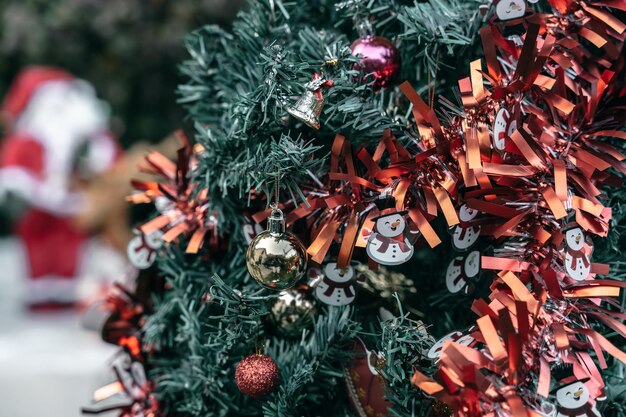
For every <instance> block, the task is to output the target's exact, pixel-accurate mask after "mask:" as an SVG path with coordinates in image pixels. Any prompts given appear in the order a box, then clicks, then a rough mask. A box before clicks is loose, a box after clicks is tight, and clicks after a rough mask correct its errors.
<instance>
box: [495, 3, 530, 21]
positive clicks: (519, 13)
mask: <svg viewBox="0 0 626 417" xmlns="http://www.w3.org/2000/svg"><path fill="white" fill-rule="evenodd" d="M525 13H526V1H525V0H500V1H498V2H497V3H496V15H497V16H498V19H500V20H513V19H518V18H520V17H523V16H524V14H525Z"/></svg>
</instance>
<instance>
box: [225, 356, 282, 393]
mask: <svg viewBox="0 0 626 417" xmlns="http://www.w3.org/2000/svg"><path fill="white" fill-rule="evenodd" d="M235 382H236V383H237V387H238V388H239V391H241V392H242V393H244V394H246V395H248V396H250V397H252V398H261V397H264V396H266V395H267V394H269V393H270V392H271V391H272V390H273V389H274V388H276V387H277V386H278V384H279V382H280V371H279V370H278V366H276V362H274V360H273V359H272V358H270V357H269V356H267V355H262V354H253V355H250V356H246V357H245V358H243V359H242V360H241V362H239V363H238V364H237V369H236V370H235Z"/></svg>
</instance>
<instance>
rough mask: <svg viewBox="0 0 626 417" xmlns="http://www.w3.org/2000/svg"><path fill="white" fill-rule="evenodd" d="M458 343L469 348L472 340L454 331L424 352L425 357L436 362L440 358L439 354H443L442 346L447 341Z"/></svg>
mask: <svg viewBox="0 0 626 417" xmlns="http://www.w3.org/2000/svg"><path fill="white" fill-rule="evenodd" d="M448 340H449V341H451V342H455V343H458V344H460V345H462V346H469V345H471V344H472V342H474V338H473V337H472V336H470V335H468V334H466V335H464V334H463V333H461V332H459V331H454V332H452V333H448V334H447V335H445V336H444V337H442V338H441V339H439V340H438V341H437V342H436V343H435V344H434V345H432V347H431V348H430V349H428V352H426V357H427V358H428V359H431V360H433V361H435V362H438V361H439V359H440V358H441V354H442V353H443V345H444V344H445V343H446V342H447V341H448Z"/></svg>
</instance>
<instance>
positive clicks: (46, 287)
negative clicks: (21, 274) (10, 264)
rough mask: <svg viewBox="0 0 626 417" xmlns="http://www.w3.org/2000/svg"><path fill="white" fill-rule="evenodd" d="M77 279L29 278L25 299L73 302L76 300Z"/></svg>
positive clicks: (30, 300)
mask: <svg viewBox="0 0 626 417" xmlns="http://www.w3.org/2000/svg"><path fill="white" fill-rule="evenodd" d="M77 286H78V280H76V279H68V278H59V277H55V276H47V277H43V278H37V279H30V280H28V281H27V282H26V296H25V298H26V301H28V302H30V303H40V302H46V301H58V302H73V301H76V300H77V297H76V289H77Z"/></svg>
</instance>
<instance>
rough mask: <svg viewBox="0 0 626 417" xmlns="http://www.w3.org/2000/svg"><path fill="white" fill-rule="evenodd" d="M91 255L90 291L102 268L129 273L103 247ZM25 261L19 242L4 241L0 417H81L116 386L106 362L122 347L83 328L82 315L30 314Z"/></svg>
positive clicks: (0, 249) (0, 258) (0, 248)
mask: <svg viewBox="0 0 626 417" xmlns="http://www.w3.org/2000/svg"><path fill="white" fill-rule="evenodd" d="M90 253H92V256H90V257H89V259H91V261H90V262H89V263H88V265H87V270H88V271H89V272H90V274H89V276H88V278H87V279H86V280H85V282H84V284H85V285H83V289H84V290H85V291H87V292H89V291H90V289H91V291H92V292H93V288H94V287H97V285H94V282H95V278H94V277H95V276H100V275H101V272H102V269H103V266H104V268H106V269H108V270H109V271H108V272H107V273H109V274H111V273H113V271H115V270H116V269H119V271H118V272H117V273H122V271H123V268H124V265H123V264H122V263H121V262H122V261H121V259H120V258H117V255H114V254H112V253H111V252H110V251H107V250H104V249H103V248H101V247H99V248H98V247H92V248H91V252H90ZM94 254H95V256H94ZM22 259H23V258H22V253H21V250H20V247H19V245H17V244H16V242H15V241H12V240H0V268H1V269H0V417H5V416H6V417H9V416H10V417H76V416H80V415H81V414H80V407H81V406H84V405H87V404H88V403H89V401H90V399H91V395H92V394H93V391H94V390H95V389H97V388H99V387H100V386H102V385H105V384H106V383H108V382H111V381H113V375H112V374H111V373H110V371H109V369H108V366H107V362H108V360H109V358H110V357H111V356H112V355H113V354H114V353H115V352H116V351H117V348H116V347H115V346H112V345H107V344H105V343H104V342H102V341H101V340H100V339H99V337H98V335H97V334H95V333H94V332H90V331H87V330H85V329H83V328H82V327H81V324H80V316H79V314H78V313H68V312H65V313H54V314H52V313H48V314H46V315H43V314H34V313H29V312H28V311H27V310H25V309H24V307H23V302H22V298H21V297H22V293H23V290H22V284H23V273H22V271H23V268H22V267H21V265H22V262H23V260H22ZM109 415H110V414H109Z"/></svg>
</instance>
